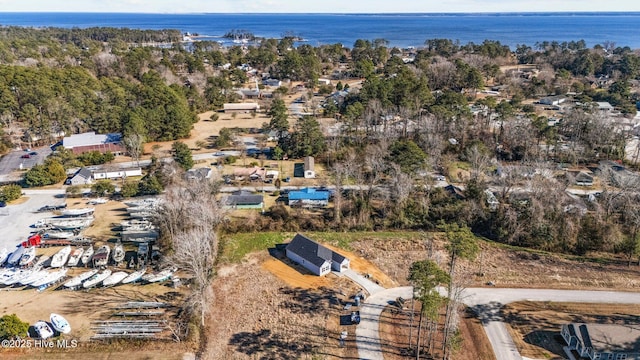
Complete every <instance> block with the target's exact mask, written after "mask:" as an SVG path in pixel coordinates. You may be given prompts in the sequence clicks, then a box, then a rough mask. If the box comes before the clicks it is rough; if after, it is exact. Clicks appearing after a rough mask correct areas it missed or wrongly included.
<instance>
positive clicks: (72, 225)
mask: <svg viewBox="0 0 640 360" xmlns="http://www.w3.org/2000/svg"><path fill="white" fill-rule="evenodd" d="M93 220H94V218H93V217H83V218H61V217H53V218H45V219H41V220H38V221H36V222H35V223H34V224H33V226H34V227H36V228H42V227H52V228H56V229H59V230H75V229H83V228H86V227H87V226H89V225H91V224H92V223H93Z"/></svg>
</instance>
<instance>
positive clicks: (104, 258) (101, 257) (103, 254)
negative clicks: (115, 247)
mask: <svg viewBox="0 0 640 360" xmlns="http://www.w3.org/2000/svg"><path fill="white" fill-rule="evenodd" d="M110 253H111V248H109V245H102V246H100V247H99V248H98V251H96V252H95V254H93V259H92V261H93V266H105V265H107V263H108V262H109V254H110Z"/></svg>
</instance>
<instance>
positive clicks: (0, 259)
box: [0, 248, 9, 266]
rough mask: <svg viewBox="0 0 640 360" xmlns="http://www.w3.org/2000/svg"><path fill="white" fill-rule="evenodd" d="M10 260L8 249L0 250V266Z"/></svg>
mask: <svg viewBox="0 0 640 360" xmlns="http://www.w3.org/2000/svg"><path fill="white" fill-rule="evenodd" d="M7 258H9V250H7V248H2V249H0V266H2V264H4V262H5V261H7Z"/></svg>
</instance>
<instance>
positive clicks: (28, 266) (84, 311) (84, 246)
mask: <svg viewBox="0 0 640 360" xmlns="http://www.w3.org/2000/svg"><path fill="white" fill-rule="evenodd" d="M26 198H27V200H26V201H25V202H23V203H21V204H17V205H12V206H9V207H7V208H5V209H2V211H4V213H2V214H0V227H1V228H2V229H3V230H5V234H4V236H3V237H1V238H0V297H2V299H3V301H2V304H3V305H5V304H6V306H7V308H5V312H7V311H8V312H9V313H13V312H15V313H16V314H17V315H18V317H20V318H21V319H23V320H24V321H28V322H29V323H30V324H31V325H32V326H31V328H30V334H29V335H30V336H32V337H35V338H38V337H40V338H42V336H41V335H39V331H41V332H43V333H45V334H46V336H47V337H50V336H54V337H55V336H59V335H61V332H60V331H59V330H58V329H57V328H56V327H55V326H54V324H53V323H52V322H51V321H49V322H47V320H49V315H48V314H47V313H46V312H48V313H53V315H55V316H53V315H52V316H53V317H52V318H51V319H53V320H55V321H56V322H57V323H59V324H58V325H60V324H62V325H64V324H65V321H67V320H68V323H67V327H64V328H63V330H64V331H66V333H68V334H66V335H65V336H67V337H69V336H71V337H73V338H76V339H78V338H80V339H85V340H89V339H106V338H113V337H120V338H122V337H125V338H151V339H164V338H170V337H171V334H170V331H169V323H168V321H169V320H170V319H167V318H168V317H169V318H170V316H169V313H170V312H172V311H174V310H175V308H174V306H173V305H172V304H171V303H170V302H158V301H155V300H157V299H159V298H162V295H163V294H165V293H171V294H172V295H171V296H170V298H177V297H179V296H180V290H179V289H178V290H176V289H175V287H177V286H178V285H179V279H178V278H177V277H176V275H175V270H176V269H174V268H158V266H159V264H160V262H159V261H158V260H159V252H158V251H157V248H156V246H155V245H154V242H155V240H156V238H157V236H158V233H157V231H156V229H155V227H154V226H153V224H152V223H151V222H150V221H149V219H148V218H147V217H145V216H140V214H148V213H150V212H151V211H152V210H153V208H154V207H155V206H157V204H158V202H157V200H155V199H153V200H142V201H136V200H132V201H131V202H115V201H111V202H106V201H97V202H95V201H91V200H88V199H66V203H68V204H69V205H70V206H69V208H67V207H66V203H65V199H64V196H63V195H62V196H61V193H60V192H58V193H56V192H54V191H46V190H45V191H33V192H29V193H28V194H27V195H26ZM87 204H90V205H87ZM134 214H135V215H134ZM132 215H133V216H132ZM104 219H109V220H113V222H108V223H105V222H104V221H101V220H104ZM94 221H95V223H100V225H99V228H98V227H94V228H91V226H92V224H93V223H94ZM88 229H90V230H88ZM102 232H104V235H103V236H100V233H102ZM4 249H6V250H4ZM91 253H93V254H91ZM105 253H106V254H105ZM83 255H84V256H83ZM3 258H4V259H3ZM9 261H11V264H10V263H9ZM134 289H140V290H134ZM123 294H127V295H126V296H122V295H123ZM97 297H99V298H101V299H108V301H106V304H105V302H104V300H103V304H102V305H100V307H99V308H98V307H96V308H93V307H92V306H91V304H92V301H91V299H92V298H97ZM40 298H41V299H40ZM33 300H35V302H38V303H39V304H40V305H39V306H37V305H34V308H33V309H32V310H29V309H28V308H30V306H29V305H28V304H31V303H33V302H34V301H33ZM134 300H135V301H134ZM73 304H76V305H73ZM105 305H106V306H105ZM22 309H24V311H22ZM141 319H144V320H141ZM35 324H38V327H37V329H36V327H35ZM45 325H48V326H49V328H50V330H51V331H52V333H53V334H52V335H50V334H49V333H48V332H47V327H46V326H45ZM38 329H39V330H38ZM68 329H73V330H70V331H69V330H68Z"/></svg>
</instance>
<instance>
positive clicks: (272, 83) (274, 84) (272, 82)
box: [262, 79, 282, 87]
mask: <svg viewBox="0 0 640 360" xmlns="http://www.w3.org/2000/svg"><path fill="white" fill-rule="evenodd" d="M262 84H263V85H265V86H272V87H279V86H281V85H282V81H280V80H278V79H266V80H263V81H262Z"/></svg>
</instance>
